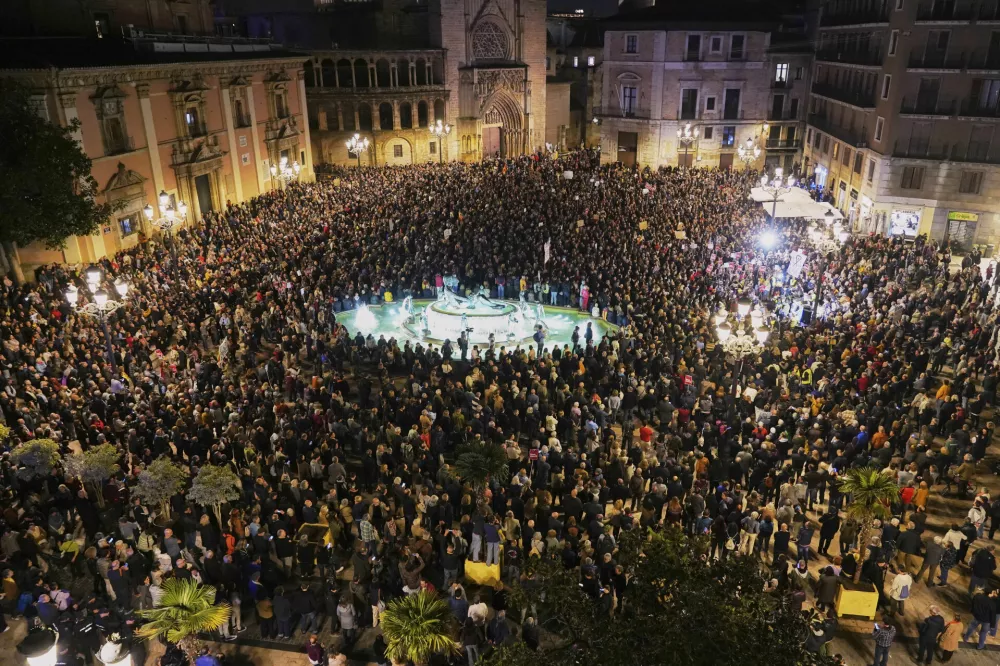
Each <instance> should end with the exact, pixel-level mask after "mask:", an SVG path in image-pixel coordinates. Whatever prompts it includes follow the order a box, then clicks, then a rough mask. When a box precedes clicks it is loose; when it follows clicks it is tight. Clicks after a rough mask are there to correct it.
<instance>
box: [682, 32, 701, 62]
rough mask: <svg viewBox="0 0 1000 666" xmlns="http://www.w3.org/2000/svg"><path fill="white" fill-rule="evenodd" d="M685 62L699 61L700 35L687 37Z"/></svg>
mask: <svg viewBox="0 0 1000 666" xmlns="http://www.w3.org/2000/svg"><path fill="white" fill-rule="evenodd" d="M684 59H685V60H701V35H688V39H687V52H686V54H685V56H684Z"/></svg>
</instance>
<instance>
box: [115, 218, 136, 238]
mask: <svg viewBox="0 0 1000 666" xmlns="http://www.w3.org/2000/svg"><path fill="white" fill-rule="evenodd" d="M135 217H136V216H134V215H130V216H128V217H123V218H120V219H119V220H118V227H119V228H120V229H121V232H122V236H131V235H132V234H134V233H135V232H136V231H138V230H139V225H137V224H136V220H135Z"/></svg>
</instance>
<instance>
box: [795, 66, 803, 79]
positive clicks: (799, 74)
mask: <svg viewBox="0 0 1000 666" xmlns="http://www.w3.org/2000/svg"><path fill="white" fill-rule="evenodd" d="M795 80H796V81H801V80H802V68H801V67H796V68H795Z"/></svg>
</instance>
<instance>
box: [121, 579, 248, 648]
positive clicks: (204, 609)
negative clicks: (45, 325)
mask: <svg viewBox="0 0 1000 666" xmlns="http://www.w3.org/2000/svg"><path fill="white" fill-rule="evenodd" d="M230 612H231V608H230V606H229V604H220V605H218V606H216V605H215V588H214V587H212V586H211V585H202V584H200V583H198V582H197V581H195V580H193V579H190V578H188V579H180V578H171V579H168V580H166V581H165V582H164V583H163V596H162V597H160V603H159V605H158V606H156V607H155V608H149V609H147V610H141V611H138V614H139V616H140V617H142V618H143V619H145V620H146V624H144V625H142V627H140V628H139V629H138V630H137V631H136V635H137V636H139V637H140V638H145V639H146V640H152V639H153V638H162V639H165V640H167V641H169V642H171V643H176V644H177V646H178V647H179V648H180V649H182V650H183V651H184V652H185V653H186V654H187V656H188V659H190V663H191V664H194V660H195V658H196V657H197V656H198V651H199V649H200V647H201V641H199V640H198V634H200V633H202V632H206V631H215V630H216V629H218V628H219V627H221V626H222V625H223V624H225V623H226V622H228V621H229V614H230Z"/></svg>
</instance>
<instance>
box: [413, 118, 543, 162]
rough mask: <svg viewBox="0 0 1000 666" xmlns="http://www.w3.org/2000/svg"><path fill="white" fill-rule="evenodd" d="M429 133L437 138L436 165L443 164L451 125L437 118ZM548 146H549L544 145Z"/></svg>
mask: <svg viewBox="0 0 1000 666" xmlns="http://www.w3.org/2000/svg"><path fill="white" fill-rule="evenodd" d="M430 132H431V135H432V136H435V137H437V140H438V142H437V144H438V164H441V163H442V162H444V142H445V140H446V139H447V138H448V135H449V134H451V125H446V124H443V123H442V122H441V119H440V118H439V119H438V121H437V122H436V123H434V124H433V125H431V127H430ZM545 145H546V146H548V145H549V144H545Z"/></svg>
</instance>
